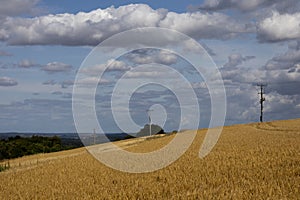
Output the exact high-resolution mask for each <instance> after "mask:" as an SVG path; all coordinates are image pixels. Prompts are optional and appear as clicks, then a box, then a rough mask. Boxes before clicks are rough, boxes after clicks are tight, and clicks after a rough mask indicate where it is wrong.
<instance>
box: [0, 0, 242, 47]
mask: <svg viewBox="0 0 300 200" xmlns="http://www.w3.org/2000/svg"><path fill="white" fill-rule="evenodd" d="M225 24H226V26H224V25H225ZM139 27H162V28H170V29H174V30H178V31H180V32H183V33H185V34H187V35H189V36H191V37H194V38H195V39H201V38H216V39H228V38H232V37H234V36H236V35H239V34H241V33H244V32H247V31H248V30H247V28H246V26H245V25H244V24H240V23H238V22H237V21H236V20H234V19H233V18H231V17H229V16H227V15H224V14H222V13H202V12H195V13H175V12H168V11H167V10H164V9H157V10H154V9H152V8H150V7H149V6H148V5H145V4H130V5H125V6H121V7H119V8H114V7H109V8H106V9H98V10H93V11H91V12H89V13H84V12H80V13H77V14H69V13H64V14H59V15H45V16H41V17H36V18H12V17H10V18H6V19H5V20H4V21H3V23H2V26H1V28H0V40H2V41H4V42H6V43H8V44H11V45H70V46H76V45H93V46H94V45H98V44H99V43H100V42H101V41H103V40H105V39H106V38H108V37H110V36H111V35H113V34H115V33H119V32H122V31H125V30H129V29H132V28H139ZM29 29H30V30H31V31H27V30H29ZM158 39H159V37H158ZM158 42H159V41H158Z"/></svg>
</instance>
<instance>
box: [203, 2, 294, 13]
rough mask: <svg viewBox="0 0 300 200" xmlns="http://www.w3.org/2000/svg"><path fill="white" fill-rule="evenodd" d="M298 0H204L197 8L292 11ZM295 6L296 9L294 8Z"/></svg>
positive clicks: (210, 9) (211, 9)
mask: <svg viewBox="0 0 300 200" xmlns="http://www.w3.org/2000/svg"><path fill="white" fill-rule="evenodd" d="M297 4H298V5H299V1H298V0H285V1H282V0H255V1H249V0H205V1H204V3H203V4H202V5H200V6H199V7H198V8H199V9H202V10H209V11H218V10H225V9H236V10H240V11H243V12H245V11H254V10H257V9H261V8H270V9H272V10H277V11H280V12H293V11H297V9H298V10H299V8H297V6H296V5H297ZM295 8H297V9H295Z"/></svg>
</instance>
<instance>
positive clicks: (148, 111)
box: [147, 109, 153, 136]
mask: <svg viewBox="0 0 300 200" xmlns="http://www.w3.org/2000/svg"><path fill="white" fill-rule="evenodd" d="M151 111H153V110H150V109H148V110H147V114H148V118H149V132H150V136H151V135H152V133H151V122H152V120H151V116H150V112H151Z"/></svg>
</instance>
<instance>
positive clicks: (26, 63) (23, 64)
mask: <svg viewBox="0 0 300 200" xmlns="http://www.w3.org/2000/svg"><path fill="white" fill-rule="evenodd" d="M17 66H18V67H21V68H31V67H35V66H38V64H35V63H34V62H32V61H31V60H22V61H20V62H19V63H18V64H17Z"/></svg>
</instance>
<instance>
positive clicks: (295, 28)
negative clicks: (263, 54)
mask: <svg viewBox="0 0 300 200" xmlns="http://www.w3.org/2000/svg"><path fill="white" fill-rule="evenodd" d="M299 21H300V12H298V13H294V14H279V13H278V12H276V11H274V12H273V15H272V16H271V17H268V18H265V19H263V20H262V21H260V22H259V23H258V26H257V34H258V38H259V39H260V41H263V42H265V41H267V42H278V41H283V40H292V39H300V24H299Z"/></svg>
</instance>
